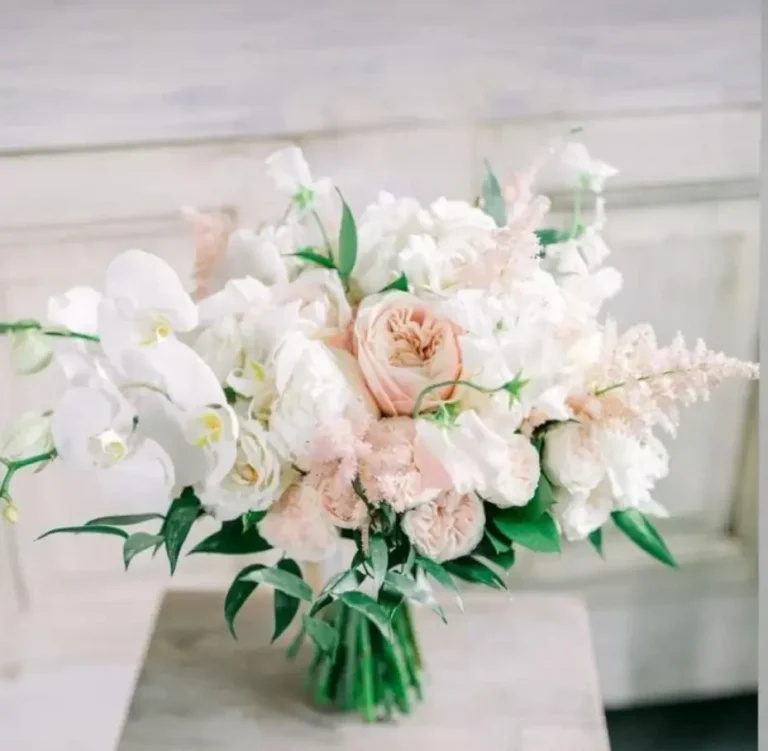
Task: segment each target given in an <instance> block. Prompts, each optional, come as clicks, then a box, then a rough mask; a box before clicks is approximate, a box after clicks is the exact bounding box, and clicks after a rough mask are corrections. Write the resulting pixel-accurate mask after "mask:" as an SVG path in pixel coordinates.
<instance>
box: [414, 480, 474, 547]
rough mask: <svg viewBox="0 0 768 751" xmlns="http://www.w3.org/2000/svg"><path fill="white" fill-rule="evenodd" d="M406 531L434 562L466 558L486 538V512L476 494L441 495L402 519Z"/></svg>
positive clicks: (449, 492)
mask: <svg viewBox="0 0 768 751" xmlns="http://www.w3.org/2000/svg"><path fill="white" fill-rule="evenodd" d="M402 526H403V531H404V532H405V534H406V535H407V536H408V539H409V540H410V541H411V542H412V543H413V546H414V547H415V548H416V551H417V552H418V553H420V554H421V555H423V556H426V557H427V558H431V559H432V560H434V561H437V562H441V561H449V560H451V559H453V558H459V557H460V556H462V555H467V554H468V553H470V552H471V551H472V550H474V549H475V547H476V546H477V544H478V543H479V542H480V538H481V537H482V536H483V530H484V528H485V512H484V511H483V504H482V503H481V502H480V499H479V498H478V497H477V496H476V495H475V494H474V493H467V494H466V495H459V494H458V493H456V492H455V491H453V490H447V491H445V492H444V493H441V494H440V495H439V496H438V497H437V498H436V499H435V500H434V501H431V502H429V503H424V504H422V505H421V506H418V507H417V508H415V509H413V510H411V511H408V512H407V513H406V514H405V515H404V516H403V521H402Z"/></svg>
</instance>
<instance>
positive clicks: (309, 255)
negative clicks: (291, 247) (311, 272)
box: [293, 248, 336, 269]
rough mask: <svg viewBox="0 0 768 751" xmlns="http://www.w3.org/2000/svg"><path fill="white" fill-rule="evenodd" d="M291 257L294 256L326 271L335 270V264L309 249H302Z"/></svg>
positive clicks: (326, 257)
mask: <svg viewBox="0 0 768 751" xmlns="http://www.w3.org/2000/svg"><path fill="white" fill-rule="evenodd" d="M293 255H294V256H296V258H301V260H302V261H309V262H310V263H316V264H317V265H318V266H322V267H323V268H326V269H335V268H336V264H335V263H334V262H333V260H332V259H331V258H328V256H324V255H321V254H320V253H316V252H315V251H314V250H312V249H311V248H302V249H301V250H297V251H296V252H295V253H294V254H293Z"/></svg>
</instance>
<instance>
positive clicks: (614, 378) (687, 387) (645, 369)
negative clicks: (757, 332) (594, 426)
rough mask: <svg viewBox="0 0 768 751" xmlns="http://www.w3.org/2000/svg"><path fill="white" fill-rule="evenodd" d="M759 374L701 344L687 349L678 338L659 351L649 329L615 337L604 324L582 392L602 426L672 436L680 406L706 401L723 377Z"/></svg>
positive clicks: (609, 325) (637, 328)
mask: <svg viewBox="0 0 768 751" xmlns="http://www.w3.org/2000/svg"><path fill="white" fill-rule="evenodd" d="M758 374H759V367H758V366H757V365H756V364H754V363H749V362H743V361H742V360H737V359H735V358H732V357H728V356H726V355H725V354H723V353H722V352H715V351H713V350H710V349H708V348H707V346H706V344H704V342H703V341H701V340H700V339H699V340H698V341H697V342H696V345H695V346H694V348H693V349H688V347H687V346H686V344H685V340H684V339H683V336H682V334H677V336H675V338H674V339H673V340H672V343H671V344H670V345H669V346H667V347H659V346H658V343H657V341H656V334H655V333H654V331H653V328H652V327H651V326H649V325H648V324H641V325H638V326H633V327H632V328H631V329H629V330H628V331H627V332H625V333H624V334H623V335H621V336H619V335H618V334H617V331H616V325H615V323H614V322H613V321H609V322H608V323H607V324H606V326H605V332H604V339H603V348H602V353H601V357H600V359H599V361H598V362H597V363H596V364H595V365H594V366H593V367H592V368H591V369H590V371H589V372H588V374H587V384H588V389H587V390H588V392H589V393H590V394H592V395H593V396H594V397H595V398H597V399H598V400H599V406H597V405H596V404H595V403H594V402H592V401H588V402H585V403H584V406H585V407H586V406H587V405H589V411H590V412H591V413H592V415H593V417H594V416H595V414H597V415H599V417H598V419H599V420H601V421H622V422H624V423H626V424H628V425H630V426H632V428H633V429H634V430H636V431H638V432H641V431H643V430H645V431H648V430H650V429H651V428H653V427H654V426H655V425H659V426H661V427H662V428H663V429H665V430H666V431H668V432H669V433H672V434H674V432H675V430H676V428H677V426H678V424H679V406H680V405H684V406H688V405H691V404H693V403H695V402H697V401H699V400H703V401H706V400H708V399H709V396H710V391H711V389H712V388H714V387H716V386H719V385H720V384H721V383H722V382H723V381H724V380H725V379H726V378H749V379H753V378H757V377H758Z"/></svg>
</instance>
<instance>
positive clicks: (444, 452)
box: [416, 410, 540, 508]
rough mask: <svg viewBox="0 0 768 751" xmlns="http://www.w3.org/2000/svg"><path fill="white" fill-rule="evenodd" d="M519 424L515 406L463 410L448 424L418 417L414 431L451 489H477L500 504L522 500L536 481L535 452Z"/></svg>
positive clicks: (516, 504)
mask: <svg viewBox="0 0 768 751" xmlns="http://www.w3.org/2000/svg"><path fill="white" fill-rule="evenodd" d="M519 425H520V413H519V411H509V412H507V413H505V414H504V413H499V414H497V415H493V416H492V417H487V418H485V419H483V418H481V417H480V416H479V415H478V414H477V412H475V411H474V410H469V411H466V412H462V413H461V414H460V415H459V417H458V418H457V420H456V423H455V424H454V425H451V426H444V425H437V424H435V423H434V422H431V421H429V420H423V419H422V420H418V421H417V422H416V431H417V434H418V436H419V439H420V441H421V442H422V445H423V446H424V447H426V448H427V449H428V450H429V452H430V453H431V454H432V455H433V456H434V457H435V458H436V459H437V460H438V461H439V462H440V463H441V464H442V466H443V469H444V470H445V472H446V474H447V475H448V477H450V479H451V484H452V486H453V488H454V489H455V490H456V492H458V493H460V494H462V493H471V492H478V493H480V494H481V495H483V496H484V497H485V498H487V500H488V501H490V502H491V503H494V504H496V505H497V506H501V507H502V508H506V507H508V506H524V505H525V504H526V503H528V501H529V500H530V499H531V498H532V497H533V494H534V492H535V490H536V486H537V485H538V483H539V471H540V470H539V457H538V453H537V451H536V449H535V448H534V447H533V445H532V444H531V443H530V441H529V440H528V439H527V438H525V437H524V436H522V435H520V434H518V433H517V429H518V427H519Z"/></svg>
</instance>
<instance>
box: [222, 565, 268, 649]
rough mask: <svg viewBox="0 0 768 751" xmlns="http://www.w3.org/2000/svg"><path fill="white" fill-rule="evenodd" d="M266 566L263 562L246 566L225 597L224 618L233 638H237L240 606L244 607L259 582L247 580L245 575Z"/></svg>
mask: <svg viewBox="0 0 768 751" xmlns="http://www.w3.org/2000/svg"><path fill="white" fill-rule="evenodd" d="M263 568H266V567H265V566H264V564H263V563H254V564H252V565H251V566H246V567H245V568H244V569H243V570H242V571H241V572H240V573H239V574H238V575H237V576H236V577H235V578H234V581H233V582H232V584H231V585H230V587H229V590H228V591H227V594H226V597H225V598H224V620H226V622H227V628H228V629H229V633H230V634H232V636H233V638H235V639H237V634H236V633H235V616H237V614H238V613H239V612H240V608H242V607H243V605H244V604H245V601H246V600H247V599H248V598H249V597H250V596H251V595H252V594H253V592H254V591H255V589H256V587H258V583H254V582H251V581H245V580H244V579H243V577H244V576H247V575H248V574H250V573H252V572H254V571H259V570H260V569H263Z"/></svg>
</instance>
